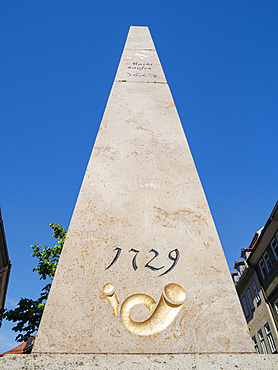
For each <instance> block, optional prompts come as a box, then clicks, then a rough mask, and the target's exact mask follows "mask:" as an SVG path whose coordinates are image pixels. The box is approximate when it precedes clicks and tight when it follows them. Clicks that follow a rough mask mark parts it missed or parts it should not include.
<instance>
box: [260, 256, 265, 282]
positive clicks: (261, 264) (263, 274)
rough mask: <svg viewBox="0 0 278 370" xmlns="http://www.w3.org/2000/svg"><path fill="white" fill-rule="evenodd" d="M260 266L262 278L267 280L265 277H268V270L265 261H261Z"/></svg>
mask: <svg viewBox="0 0 278 370" xmlns="http://www.w3.org/2000/svg"><path fill="white" fill-rule="evenodd" d="M259 266H260V270H261V274H262V277H263V279H265V277H266V275H267V270H266V267H265V263H264V260H263V259H261V260H260V262H259Z"/></svg>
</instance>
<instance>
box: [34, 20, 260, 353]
mask: <svg viewBox="0 0 278 370" xmlns="http://www.w3.org/2000/svg"><path fill="white" fill-rule="evenodd" d="M147 63H148V64H147ZM130 66H131V67H132V66H134V67H136V68H141V69H138V70H137V69H134V71H137V72H129V71H133V69H130V68H129V67H130ZM144 68H147V69H146V70H145V69H144ZM148 68H150V69H148ZM116 256H117V257H118V258H117V260H115V258H116ZM153 257H155V258H153ZM112 261H114V262H115V263H113V264H112ZM171 266H173V268H172V269H170V268H171ZM167 271H168V272H167ZM107 283H111V284H113V285H114V287H115V292H116V296H115V295H113V296H112V292H111V297H110V296H109V294H108V293H109V292H110V289H111V286H106V288H107V289H106V294H108V296H106V295H105V294H104V292H103V287H104V285H106V284H107ZM169 283H172V285H170V288H171V289H172V288H173V289H174V291H173V292H170V293H169V289H168V290H167V292H168V293H167V294H168V297H169V298H171V297H172V298H173V299H174V300H175V299H177V300H176V303H177V302H178V301H179V300H180V301H181V299H182V298H184V295H183V291H182V290H181V289H184V290H185V293H186V299H185V302H184V304H183V306H182V307H181V309H180V310H179V309H177V310H175V315H176V316H175V315H173V312H174V310H171V308H176V306H175V305H172V306H171V303H167V302H166V301H167V300H166V301H165V300H164V298H162V301H161V302H160V303H159V304H158V306H157V307H156V308H153V305H154V301H153V300H155V302H158V301H159V299H160V297H161V294H162V292H163V289H164V287H165V286H166V285H168V284H169ZM173 284H178V285H179V286H180V287H182V288H177V289H176V288H175V287H176V285H173ZM168 288H169V286H168ZM171 289H170V290H171ZM175 289H176V290H175ZM107 292H108V293H107ZM139 293H140V294H141V295H140V296H138V295H137V296H135V297H132V298H131V301H132V302H134V300H135V301H136V302H137V303H138V302H141V303H142V302H143V303H144V304H145V305H146V306H147V305H149V306H148V307H149V309H150V310H151V311H152V312H151V315H150V314H149V313H148V310H147V308H146V307H144V306H143V308H144V310H143V309H141V308H142V305H141V306H136V307H134V308H133V309H132V319H133V320H134V321H142V320H144V319H147V318H148V316H150V318H149V319H148V321H147V322H146V323H143V324H137V323H132V321H131V320H130V319H129V308H130V306H128V305H123V302H124V301H125V300H126V299H127V298H128V297H130V296H132V295H134V294H139ZM142 294H143V295H142ZM167 294H166V295H167ZM145 295H148V296H149V297H146V296H145ZM116 297H117V298H116ZM150 297H151V298H150ZM117 299H118V301H117ZM173 299H172V303H173ZM117 302H119V307H118V303H117ZM180 304H182V302H181V303H180ZM112 307H113V308H112ZM140 307H141V308H140ZM115 312H117V313H118V315H117V316H116V315H115ZM128 321H129V322H128ZM124 323H125V324H126V326H125V325H124ZM252 351H253V348H252V344H251V340H250V339H249V334H248V329H247V326H246V322H245V319H244V317H243V313H242V310H241V307H240V304H239V301H238V298H237V295H236V292H235V288H234V285H233V283H232V280H231V277H230V273H229V269H228V266H227V263H226V260H225V257H224V253H223V250H222V247H221V244H220V241H219V238H218V235H217V232H216V229H215V226H214V223H213V219H212V216H211V213H210V210H209V207H208V204H207V201H206V198H205V195H204V192H203V189H202V185H201V183H200V180H199V177H198V174H197V171H196V168H195V165H194V161H193V159H192V156H191V153H190V150H189V147H188V144H187V141H186V138H185V135H184V132H183V129H182V126H181V123H180V120H179V116H178V113H177V110H176V107H175V104H174V101H173V99H172V96H171V92H170V90H169V87H168V84H167V82H166V79H165V77H164V74H163V70H162V67H161V65H160V63H159V59H158V56H157V54H156V51H155V49H154V45H153V42H152V40H151V37H150V34H149V31H148V29H147V28H146V27H132V28H131V29H130V32H129V36H128V39H127V42H126V46H125V50H124V53H123V56H122V59H121V63H120V66H119V69H118V72H117V76H116V79H115V82H114V84H113V87H112V90H111V94H110V97H109V100H108V103H107V107H106V110H105V113H104V116H103V120H102V123H101V126H100V130H99V133H98V136H97V139H96V142H95V145H94V149H93V152H92V156H91V158H90V161H89V164H88V168H87V170H86V174H85V177H84V181H83V184H82V187H81V190H80V194H79V197H78V200H77V203H76V207H75V210H74V213H73V216H72V220H71V224H70V227H69V231H68V235H67V240H66V242H65V245H64V250H63V252H62V255H61V258H60V261H59V265H58V268H57V271H56V274H55V278H54V281H53V285H52V288H51V292H50V295H49V298H48V301H47V305H46V308H45V311H44V314H43V318H42V322H41V325H40V328H39V332H38V335H37V339H36V343H35V347H34V352H36V353H217V352H230V353H234V352H252Z"/></svg>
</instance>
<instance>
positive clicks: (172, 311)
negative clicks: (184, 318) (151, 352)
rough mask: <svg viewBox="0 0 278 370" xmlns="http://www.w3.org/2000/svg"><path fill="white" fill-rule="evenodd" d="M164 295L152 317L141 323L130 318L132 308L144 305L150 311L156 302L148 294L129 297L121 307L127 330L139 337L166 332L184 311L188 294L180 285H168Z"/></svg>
mask: <svg viewBox="0 0 278 370" xmlns="http://www.w3.org/2000/svg"><path fill="white" fill-rule="evenodd" d="M164 294H165V297H164V295H163V293H162V295H161V298H160V301H159V303H158V305H157V307H156V308H155V310H154V311H153V313H152V314H151V316H150V317H149V318H148V319H147V320H145V321H141V322H136V321H133V320H132V319H131V317H130V311H131V309H132V307H134V306H136V305H138V304H143V305H145V306H146V307H147V308H148V309H149V310H150V311H152V309H153V307H154V306H155V301H154V300H153V299H152V298H151V297H150V296H148V295H146V294H134V295H132V296H130V297H128V298H127V299H126V300H125V301H124V303H123V304H122V307H121V316H122V320H123V323H124V326H125V327H126V328H127V330H128V331H129V332H131V333H133V334H137V335H153V334H157V333H159V332H161V331H162V330H165V329H166V328H167V327H168V326H169V325H170V324H171V323H172V322H173V321H174V320H175V318H176V316H177V315H178V313H179V312H180V310H181V309H182V306H183V302H184V300H185V297H186V294H185V291H184V289H183V288H182V287H181V286H180V285H178V284H173V283H171V284H168V285H166V286H165V289H164Z"/></svg>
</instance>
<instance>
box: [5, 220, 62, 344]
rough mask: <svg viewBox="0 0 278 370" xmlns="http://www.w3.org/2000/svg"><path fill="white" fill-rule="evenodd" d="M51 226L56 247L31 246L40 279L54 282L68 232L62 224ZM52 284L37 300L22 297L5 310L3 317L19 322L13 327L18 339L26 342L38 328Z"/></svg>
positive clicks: (46, 287)
mask: <svg viewBox="0 0 278 370" xmlns="http://www.w3.org/2000/svg"><path fill="white" fill-rule="evenodd" d="M49 226H50V227H51V228H52V229H53V235H52V237H53V238H55V239H58V243H57V244H56V245H55V246H54V247H47V246H45V247H43V248H42V247H41V246H40V245H38V244H35V245H31V248H32V249H33V253H32V256H33V257H36V258H38V260H39V262H38V265H37V266H36V267H35V268H34V269H33V271H37V272H38V274H39V275H40V279H42V280H46V279H47V278H49V279H50V281H51V282H52V280H53V277H54V273H55V270H56V267H57V264H58V261H59V257H60V254H61V251H62V248H63V245H64V242H65V239H66V235H67V232H66V230H64V228H63V227H62V226H61V225H56V224H50V225H49ZM50 286H51V283H49V284H46V286H45V287H44V288H43V289H42V292H41V295H40V297H39V298H38V299H37V300H33V299H29V298H21V299H20V301H19V302H18V304H17V307H16V308H15V309H13V310H4V313H3V318H5V319H6V320H8V321H13V322H17V325H16V326H14V327H13V328H12V329H13V330H14V331H15V332H19V334H18V335H17V337H16V338H15V340H16V341H18V342H24V341H26V340H27V339H28V337H29V336H30V335H31V334H33V333H34V332H36V331H37V330H38V327H39V323H40V320H41V317H42V313H43V310H44V307H45V302H46V299H47V296H48V293H49V290H50Z"/></svg>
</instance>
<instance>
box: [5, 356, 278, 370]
mask: <svg viewBox="0 0 278 370" xmlns="http://www.w3.org/2000/svg"><path fill="white" fill-rule="evenodd" d="M0 368H1V369H2V370H10V369H13V370H16V369H28V370H32V369H36V370H37V369H48V370H49V369H55V370H58V369H63V370H64V369H67V370H71V369H82V370H86V369H94V368H97V369H99V370H100V369H109V370H110V369H113V370H114V369H121V370H125V369H126V370H133V369H136V370H138V369H159V370H161V369H167V370H170V369H175V370H176V369H195V370H202V369H204V370H217V369H222V370H228V369H237V370H239V369H244V370H249V369H250V370H251V369H252V370H256V369H258V370H259V369H260V370H261V369H267V370H271V369H278V356H276V355H257V354H238V353H233V354H160V355H150V354H148V355H147V354H146V355H143V354H141V355H139V354H138V355H127V354H124V355H122V354H98V355H87V354H85V355H84V354H83V355H77V354H57V355H53V354H44V355H43V354H35V355H33V354H31V355H5V356H4V357H2V358H1V359H0Z"/></svg>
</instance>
